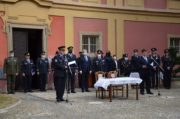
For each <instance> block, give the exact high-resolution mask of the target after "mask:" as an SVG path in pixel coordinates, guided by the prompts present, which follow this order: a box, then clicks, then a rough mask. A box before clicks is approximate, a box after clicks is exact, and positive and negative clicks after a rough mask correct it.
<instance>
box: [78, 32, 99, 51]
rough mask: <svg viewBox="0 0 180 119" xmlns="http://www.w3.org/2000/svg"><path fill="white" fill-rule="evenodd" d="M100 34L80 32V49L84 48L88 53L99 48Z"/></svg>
mask: <svg viewBox="0 0 180 119" xmlns="http://www.w3.org/2000/svg"><path fill="white" fill-rule="evenodd" d="M100 39H101V35H100V34H98V33H81V46H80V47H81V48H80V49H81V50H83V49H86V50H87V51H88V53H90V54H93V53H96V51H97V50H98V49H101V40H100Z"/></svg>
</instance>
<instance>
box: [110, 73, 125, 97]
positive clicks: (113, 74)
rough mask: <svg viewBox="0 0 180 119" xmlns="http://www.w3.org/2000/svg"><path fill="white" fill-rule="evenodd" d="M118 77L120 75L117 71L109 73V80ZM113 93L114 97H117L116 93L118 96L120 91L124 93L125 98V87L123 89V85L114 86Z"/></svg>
mask: <svg viewBox="0 0 180 119" xmlns="http://www.w3.org/2000/svg"><path fill="white" fill-rule="evenodd" d="M117 75H118V72H117V71H110V72H108V74H107V77H108V78H116V77H117ZM112 91H113V97H115V96H114V92H115V91H116V95H118V91H122V97H123V96H124V87H123V85H120V86H119V85H118V86H113V88H112Z"/></svg>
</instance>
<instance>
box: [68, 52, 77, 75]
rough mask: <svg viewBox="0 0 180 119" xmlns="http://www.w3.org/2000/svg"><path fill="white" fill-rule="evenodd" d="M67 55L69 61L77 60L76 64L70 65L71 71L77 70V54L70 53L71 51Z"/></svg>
mask: <svg viewBox="0 0 180 119" xmlns="http://www.w3.org/2000/svg"><path fill="white" fill-rule="evenodd" d="M66 57H67V60H68V62H71V61H75V62H76V64H72V65H70V68H71V71H72V72H75V70H76V69H77V68H78V64H77V59H76V55H74V54H69V53H68V54H67V55H66Z"/></svg>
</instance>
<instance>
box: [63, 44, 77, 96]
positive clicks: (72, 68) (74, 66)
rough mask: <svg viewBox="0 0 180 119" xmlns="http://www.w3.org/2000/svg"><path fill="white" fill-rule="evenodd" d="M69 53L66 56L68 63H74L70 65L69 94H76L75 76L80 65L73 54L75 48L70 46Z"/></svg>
mask: <svg viewBox="0 0 180 119" xmlns="http://www.w3.org/2000/svg"><path fill="white" fill-rule="evenodd" d="M67 49H68V53H67V55H66V57H67V60H68V62H74V63H73V64H71V65H69V70H68V80H69V81H68V93H70V90H71V93H76V92H75V75H76V73H77V69H78V65H77V63H76V60H77V59H76V55H75V54H73V46H69V47H68V48H67Z"/></svg>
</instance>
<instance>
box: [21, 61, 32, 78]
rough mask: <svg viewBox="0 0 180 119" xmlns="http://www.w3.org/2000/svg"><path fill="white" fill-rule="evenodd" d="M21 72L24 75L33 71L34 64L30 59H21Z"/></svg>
mask: <svg viewBox="0 0 180 119" xmlns="http://www.w3.org/2000/svg"><path fill="white" fill-rule="evenodd" d="M21 72H22V73H25V75H32V74H33V73H34V72H35V66H34V63H33V61H32V60H30V62H28V61H27V60H23V61H22V63H21Z"/></svg>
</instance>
